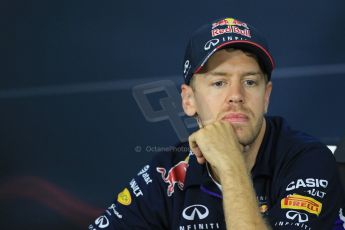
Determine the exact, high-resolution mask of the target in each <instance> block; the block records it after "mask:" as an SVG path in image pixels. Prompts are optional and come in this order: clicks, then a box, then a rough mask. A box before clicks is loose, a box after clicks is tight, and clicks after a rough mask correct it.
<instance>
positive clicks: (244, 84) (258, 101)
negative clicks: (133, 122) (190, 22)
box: [182, 49, 272, 145]
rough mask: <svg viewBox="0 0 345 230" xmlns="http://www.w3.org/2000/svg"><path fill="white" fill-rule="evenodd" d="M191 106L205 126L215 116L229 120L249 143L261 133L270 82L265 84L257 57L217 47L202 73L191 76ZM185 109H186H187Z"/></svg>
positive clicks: (241, 140)
mask: <svg viewBox="0 0 345 230" xmlns="http://www.w3.org/2000/svg"><path fill="white" fill-rule="evenodd" d="M193 78H195V79H193V87H190V86H183V87H182V94H183V93H184V92H183V90H184V89H183V88H185V91H188V90H189V92H191V96H192V103H190V105H191V107H192V108H187V107H188V105H187V107H186V105H183V107H184V109H185V112H186V113H187V115H193V111H194V110H195V113H197V115H198V117H199V119H200V123H201V124H200V123H199V125H201V126H205V125H208V124H211V123H213V122H215V121H218V120H223V121H226V122H229V123H231V125H232V127H233V128H234V130H235V133H236V135H237V137H238V140H239V142H240V143H241V144H242V145H250V144H252V143H253V142H254V141H255V140H256V138H257V136H258V135H259V133H260V130H261V129H262V127H263V122H264V117H263V116H264V113H265V112H266V110H267V107H268V102H269V96H270V93H271V89H272V84H271V82H269V83H268V84H266V82H265V79H264V74H263V73H262V71H261V69H260V67H259V65H258V62H257V61H256V59H255V58H254V57H253V56H252V55H250V54H248V53H244V52H243V51H241V50H225V49H223V50H220V51H217V52H216V53H215V54H213V55H212V56H211V58H210V59H209V60H208V62H207V70H206V71H205V72H204V73H200V74H195V75H194V76H193ZM186 109H187V111H186Z"/></svg>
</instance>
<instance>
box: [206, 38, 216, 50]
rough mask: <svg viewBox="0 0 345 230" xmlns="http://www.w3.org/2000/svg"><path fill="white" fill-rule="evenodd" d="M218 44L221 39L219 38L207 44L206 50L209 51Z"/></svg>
mask: <svg viewBox="0 0 345 230" xmlns="http://www.w3.org/2000/svg"><path fill="white" fill-rule="evenodd" d="M218 43H219V39H218V38H214V39H211V40H209V41H208V42H206V44H205V46H204V49H205V50H209V49H211V47H214V46H216V45H218Z"/></svg>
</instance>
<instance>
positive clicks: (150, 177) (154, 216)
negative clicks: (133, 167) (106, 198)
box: [89, 162, 168, 230]
mask: <svg viewBox="0 0 345 230" xmlns="http://www.w3.org/2000/svg"><path fill="white" fill-rule="evenodd" d="M155 170H156V169H155V167H154V163H152V162H151V163H150V164H147V165H145V166H144V167H143V168H142V169H141V170H140V171H139V172H138V174H137V175H136V176H135V177H134V178H133V179H131V180H130V181H129V183H128V184H127V186H125V187H124V188H123V190H122V191H120V192H119V193H118V194H116V196H115V199H114V201H113V203H111V204H110V206H109V207H108V208H107V209H106V210H105V212H104V213H103V214H102V215H101V216H100V217H98V218H96V220H95V221H94V222H93V223H92V224H90V225H89V230H103V229H104V230H115V229H116V230H118V229H167V228H168V227H167V225H168V224H167V223H168V215H167V205H166V200H165V199H162V198H164V197H165V196H164V195H163V194H162V193H163V192H164V191H163V189H162V188H161V186H162V185H161V184H160V181H161V180H158V178H157V173H155Z"/></svg>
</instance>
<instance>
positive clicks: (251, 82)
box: [244, 80, 256, 86]
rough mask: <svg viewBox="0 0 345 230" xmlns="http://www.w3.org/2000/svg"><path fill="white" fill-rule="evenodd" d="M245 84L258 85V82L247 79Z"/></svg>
mask: <svg viewBox="0 0 345 230" xmlns="http://www.w3.org/2000/svg"><path fill="white" fill-rule="evenodd" d="M244 84H245V85H246V86H254V85H256V82H255V81H254V80H245V81H244Z"/></svg>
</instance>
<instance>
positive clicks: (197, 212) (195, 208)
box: [182, 204, 209, 220]
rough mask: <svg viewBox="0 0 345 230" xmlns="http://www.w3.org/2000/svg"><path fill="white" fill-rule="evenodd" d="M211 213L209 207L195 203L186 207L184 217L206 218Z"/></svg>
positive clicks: (193, 218) (192, 218) (191, 218)
mask: <svg viewBox="0 0 345 230" xmlns="http://www.w3.org/2000/svg"><path fill="white" fill-rule="evenodd" d="M208 214H209V211H208V208H207V207H206V206H204V205H201V204H194V205H191V206H188V207H187V208H185V209H184V210H183V212H182V216H183V218H185V219H186V220H195V219H196V217H197V219H199V220H202V219H205V218H206V217H207V216H208Z"/></svg>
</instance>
